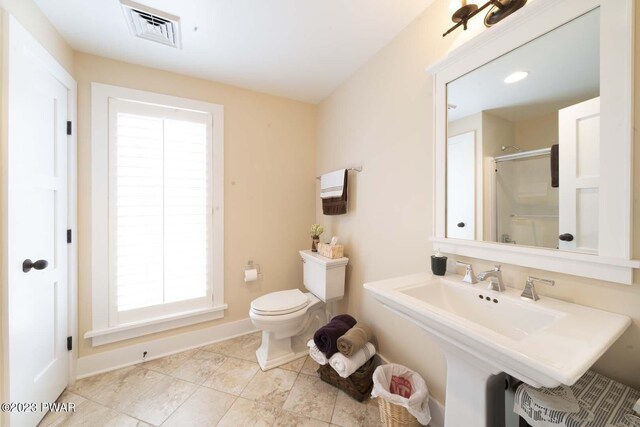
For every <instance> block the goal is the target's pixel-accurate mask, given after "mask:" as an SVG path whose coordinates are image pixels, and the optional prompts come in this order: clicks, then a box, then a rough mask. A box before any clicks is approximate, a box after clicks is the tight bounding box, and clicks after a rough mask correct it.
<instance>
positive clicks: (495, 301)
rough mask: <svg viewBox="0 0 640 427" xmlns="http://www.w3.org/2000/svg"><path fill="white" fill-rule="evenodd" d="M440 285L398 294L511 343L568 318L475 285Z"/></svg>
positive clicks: (435, 283) (421, 286)
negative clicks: (500, 336)
mask: <svg viewBox="0 0 640 427" xmlns="http://www.w3.org/2000/svg"><path fill="white" fill-rule="evenodd" d="M444 280H445V279H443V281H444ZM441 283H442V282H441V281H439V280H431V281H429V282H426V283H420V284H419V285H416V286H411V287H409V288H407V289H402V290H399V292H400V293H401V294H404V295H408V296H410V297H413V298H416V299H418V300H420V301H422V302H424V303H426V304H428V305H429V306H431V307H433V308H437V309H439V310H441V311H443V312H444V313H450V314H453V315H455V316H458V317H459V320H460V321H461V322H464V323H465V324H467V326H468V327H470V328H474V327H475V326H478V327H482V328H485V329H487V332H489V331H493V332H495V333H498V334H500V335H503V336H505V337H507V338H510V339H512V340H521V339H523V338H525V337H527V336H529V335H531V334H532V333H534V332H536V331H539V330H541V329H544V328H545V327H547V326H548V325H550V324H551V323H553V322H555V321H556V320H558V319H560V318H562V317H564V316H565V314H564V313H562V312H560V311H557V310H548V309H544V308H541V307H538V306H535V305H533V304H528V303H526V302H524V301H518V300H513V299H508V298H505V299H503V296H502V295H500V294H498V295H495V293H494V292H488V291H485V290H484V289H482V288H479V289H476V288H475V286H474V287H473V288H471V287H468V286H465V285H462V284H459V283H455V282H452V283H451V284H450V285H449V286H446V285H445V286H442V285H441ZM487 301H488V302H487Z"/></svg>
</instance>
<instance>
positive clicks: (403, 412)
mask: <svg viewBox="0 0 640 427" xmlns="http://www.w3.org/2000/svg"><path fill="white" fill-rule="evenodd" d="M378 407H379V408H380V421H382V423H383V424H384V425H385V426H387V427H419V426H420V423H419V422H418V420H417V419H416V417H414V416H413V415H411V414H410V413H409V411H407V408H405V407H404V406H400V405H394V404H393V403H391V402H388V401H386V400H384V399H382V398H380V397H378Z"/></svg>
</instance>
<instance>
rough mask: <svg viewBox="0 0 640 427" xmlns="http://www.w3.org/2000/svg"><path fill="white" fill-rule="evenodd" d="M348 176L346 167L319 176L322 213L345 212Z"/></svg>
mask: <svg viewBox="0 0 640 427" xmlns="http://www.w3.org/2000/svg"><path fill="white" fill-rule="evenodd" d="M325 177H326V178H325ZM348 178H349V173H348V171H347V170H346V169H340V170H337V171H335V172H331V173H327V174H324V175H322V176H321V177H320V198H321V199H322V213H323V214H324V215H342V214H346V213H347V188H348Z"/></svg>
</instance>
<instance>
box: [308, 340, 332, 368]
mask: <svg viewBox="0 0 640 427" xmlns="http://www.w3.org/2000/svg"><path fill="white" fill-rule="evenodd" d="M307 347H309V356H311V358H312V359H313V360H315V361H316V362H318V364H319V365H326V364H327V363H329V360H328V359H327V356H325V355H324V353H323V352H321V351H320V350H319V349H318V346H317V345H316V343H315V342H313V339H310V340H309V342H307Z"/></svg>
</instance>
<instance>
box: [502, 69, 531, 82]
mask: <svg viewBox="0 0 640 427" xmlns="http://www.w3.org/2000/svg"><path fill="white" fill-rule="evenodd" d="M528 75H529V73H527V72H526V71H516V72H515V73H512V74H509V75H508V76H507V78H506V79H504V82H505V83H506V84H511V83H515V82H519V81H520V80H524V79H526V78H527V76H528Z"/></svg>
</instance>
